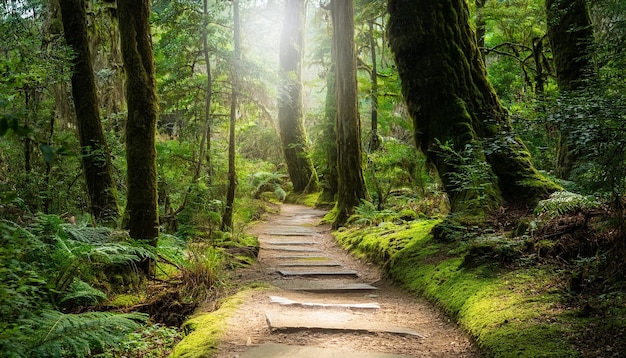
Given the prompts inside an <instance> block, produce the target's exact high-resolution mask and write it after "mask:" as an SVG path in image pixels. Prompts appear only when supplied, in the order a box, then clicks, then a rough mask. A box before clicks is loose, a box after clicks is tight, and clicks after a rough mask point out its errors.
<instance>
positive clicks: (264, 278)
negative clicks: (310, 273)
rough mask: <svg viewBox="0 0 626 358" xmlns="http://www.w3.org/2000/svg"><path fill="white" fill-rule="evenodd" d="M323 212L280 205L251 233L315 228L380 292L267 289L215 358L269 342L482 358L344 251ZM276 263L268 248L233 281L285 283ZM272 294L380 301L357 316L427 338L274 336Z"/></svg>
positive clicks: (422, 305) (430, 312) (427, 308)
mask: <svg viewBox="0 0 626 358" xmlns="http://www.w3.org/2000/svg"><path fill="white" fill-rule="evenodd" d="M322 214H323V212H320V211H316V210H313V209H308V208H306V207H303V206H298V205H287V204H285V205H282V207H281V211H280V213H279V214H276V215H272V216H270V217H268V218H267V220H266V221H263V222H260V223H258V224H256V225H255V226H253V227H251V228H250V229H249V230H248V231H247V232H248V233H249V234H252V235H260V234H261V233H263V231H264V230H267V229H268V228H270V229H271V228H276V227H278V226H280V225H284V224H285V223H291V224H293V223H297V224H298V225H301V226H303V227H307V228H309V229H313V230H314V231H315V232H316V234H315V235H314V236H315V240H318V241H319V242H320V244H319V245H318V246H317V247H319V248H321V249H322V251H323V253H324V255H325V256H328V257H331V258H332V259H333V260H335V261H338V262H340V263H342V265H343V267H345V268H348V269H354V270H356V271H358V272H359V278H358V281H359V282H364V283H369V284H372V285H373V286H376V287H378V288H379V290H377V291H368V292H355V293H305V292H292V291H285V290H282V289H280V288H272V289H270V290H269V291H259V292H256V293H254V294H253V295H252V296H251V297H250V298H249V299H248V300H247V301H246V302H244V303H243V304H242V305H241V306H240V308H239V309H238V310H237V311H236V313H235V314H234V315H233V316H232V317H231V318H230V319H229V320H228V321H227V322H226V324H227V328H226V334H225V335H224V337H225V338H224V340H223V342H221V343H220V345H219V349H218V353H217V354H216V357H219V358H227V357H228V358H233V357H238V356H239V355H240V354H242V353H243V352H245V351H246V350H247V349H249V348H250V347H251V346H254V345H259V344H262V343H266V342H274V343H282V344H288V345H300V346H304V345H306V346H314V347H320V348H341V349H345V350H350V351H355V352H380V353H395V354H406V355H410V356H414V357H480V356H481V355H480V353H479V352H478V350H477V349H476V348H475V347H474V346H473V345H472V343H471V341H470V339H469V338H468V337H467V335H466V334H464V332H462V331H461V330H460V329H459V328H458V327H457V325H456V324H455V323H454V322H452V321H451V320H450V319H449V318H447V317H446V316H445V315H443V314H442V313H441V312H440V311H439V310H438V309H436V308H434V307H433V306H432V305H431V304H430V303H429V302H427V301H425V300H424V299H421V298H419V297H415V296H414V295H411V294H409V293H408V292H406V291H404V290H402V289H401V288H399V287H396V286H395V285H394V284H393V283H392V282H391V281H390V280H388V279H387V278H384V277H383V275H382V272H381V271H380V270H379V269H378V268H377V267H375V266H374V265H371V264H368V263H365V262H361V261H359V260H357V259H355V258H353V257H352V256H350V255H349V254H347V253H346V252H345V251H344V250H343V249H341V248H340V247H339V246H338V245H337V243H336V241H335V239H334V238H333V237H332V236H331V235H330V228H329V226H325V225H317V224H318V223H319V219H320V218H321V215H322ZM276 264H277V259H276V258H275V254H274V255H272V254H270V253H268V252H267V250H263V249H261V252H260V254H259V262H258V263H257V264H256V265H254V266H252V267H248V268H245V269H241V270H238V271H237V272H236V273H235V274H234V277H233V279H235V280H238V281H239V282H240V283H242V284H243V283H247V282H267V283H272V282H275V281H276V280H281V279H284V278H282V277H281V276H280V274H278V273H276V269H275V267H276ZM269 296H282V297H288V298H290V299H300V300H304V301H308V302H321V303H349V302H361V303H362V302H376V303H378V304H380V307H381V308H380V309H379V310H377V311H375V312H369V311H368V312H364V311H363V312H361V311H356V312H358V314H363V315H375V320H376V321H379V322H388V323H391V324H393V325H394V326H398V327H406V328H410V329H413V330H415V331H417V332H419V333H420V334H421V335H423V336H424V337H415V336H402V335H397V334H390V333H363V332H340V331H323V330H302V331H300V330H299V331H290V332H282V331H278V332H271V331H270V329H269V328H268V325H267V322H266V318H265V311H268V310H272V309H274V308H275V307H276V305H275V304H274V305H273V304H271V303H270V300H269ZM302 309H305V308H302Z"/></svg>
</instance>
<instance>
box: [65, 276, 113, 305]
mask: <svg viewBox="0 0 626 358" xmlns="http://www.w3.org/2000/svg"><path fill="white" fill-rule="evenodd" d="M68 291H69V292H68V293H67V294H65V295H64V296H63V297H62V298H61V300H60V301H59V304H61V305H63V306H65V307H67V306H73V307H75V306H85V305H97V304H98V303H101V302H103V301H104V300H106V298H107V295H106V294H105V293H104V292H102V291H100V290H98V289H97V288H94V287H92V286H91V285H90V284H88V283H87V282H85V281H81V280H79V279H76V278H75V279H74V281H73V282H72V284H71V285H70V287H69V290H68Z"/></svg>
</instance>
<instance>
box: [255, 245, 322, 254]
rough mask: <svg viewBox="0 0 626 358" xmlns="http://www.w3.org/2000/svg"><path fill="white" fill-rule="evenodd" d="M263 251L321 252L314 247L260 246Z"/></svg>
mask: <svg viewBox="0 0 626 358" xmlns="http://www.w3.org/2000/svg"><path fill="white" fill-rule="evenodd" d="M261 249H263V250H273V251H290V252H322V250H320V249H317V248H314V247H303V246H289V245H268V246H261Z"/></svg>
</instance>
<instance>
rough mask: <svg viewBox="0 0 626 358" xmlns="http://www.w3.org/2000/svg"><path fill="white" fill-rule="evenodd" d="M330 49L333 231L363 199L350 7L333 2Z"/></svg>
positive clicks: (343, 3)
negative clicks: (334, 135)
mask: <svg viewBox="0 0 626 358" xmlns="http://www.w3.org/2000/svg"><path fill="white" fill-rule="evenodd" d="M331 6H332V7H331V11H332V18H333V46H334V50H335V54H336V56H335V58H336V69H337V72H336V75H337V77H336V95H337V168H338V169H337V173H338V174H339V176H338V179H339V181H338V191H337V194H338V196H337V204H336V211H337V217H336V219H335V222H334V223H333V227H334V228H338V227H340V226H342V225H343V224H345V222H346V221H347V220H348V218H349V217H350V215H352V213H353V212H354V208H355V207H356V206H358V205H359V204H360V203H361V200H362V199H365V198H367V190H366V188H365V180H364V179H363V164H362V154H363V149H362V144H361V122H360V119H359V112H358V107H357V87H356V86H357V82H356V54H355V47H354V4H353V2H352V1H337V0H333V2H332V5H331Z"/></svg>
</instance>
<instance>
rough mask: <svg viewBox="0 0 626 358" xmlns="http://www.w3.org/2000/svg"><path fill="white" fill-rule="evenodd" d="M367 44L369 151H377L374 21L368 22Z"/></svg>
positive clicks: (376, 78)
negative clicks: (369, 107) (369, 105)
mask: <svg viewBox="0 0 626 358" xmlns="http://www.w3.org/2000/svg"><path fill="white" fill-rule="evenodd" d="M368 25H369V31H368V36H369V42H370V55H371V58H372V70H371V71H370V81H371V86H372V89H371V93H370V102H371V105H372V109H371V116H372V118H371V130H372V133H371V134H370V136H371V137H370V143H369V151H370V152H374V151H377V150H378V148H379V147H380V138H378V67H377V66H376V38H375V37H374V20H373V19H372V20H369V24H368Z"/></svg>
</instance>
